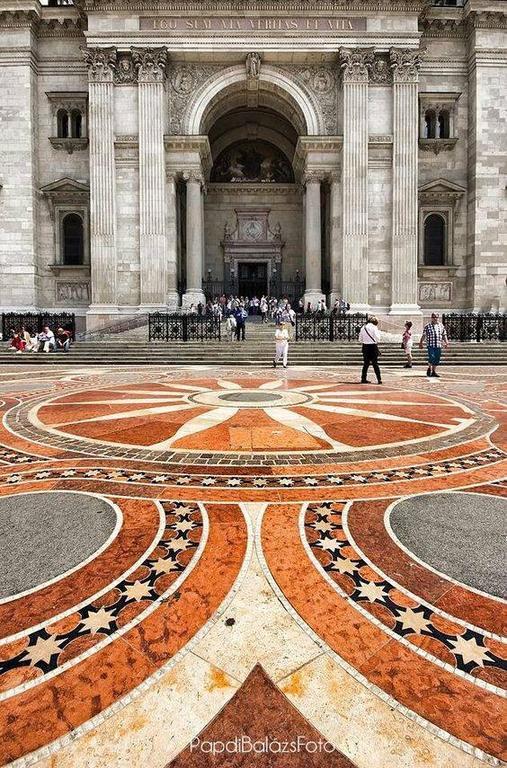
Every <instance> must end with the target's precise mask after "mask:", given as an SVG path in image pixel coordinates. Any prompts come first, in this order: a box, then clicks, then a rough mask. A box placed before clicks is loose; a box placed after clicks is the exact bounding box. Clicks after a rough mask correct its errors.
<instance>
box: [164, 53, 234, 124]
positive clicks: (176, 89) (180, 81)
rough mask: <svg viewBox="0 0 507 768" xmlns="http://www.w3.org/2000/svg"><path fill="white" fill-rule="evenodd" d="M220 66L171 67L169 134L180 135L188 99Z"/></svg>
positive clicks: (180, 65)
mask: <svg viewBox="0 0 507 768" xmlns="http://www.w3.org/2000/svg"><path fill="white" fill-rule="evenodd" d="M220 68H221V67H220V64H183V63H180V64H174V65H172V66H171V80H170V84H171V87H170V89H169V114H170V116H171V117H170V123H169V132H170V133H171V134H172V135H173V136H174V135H176V136H177V135H180V134H181V133H182V126H183V118H184V115H185V112H186V110H187V107H188V97H189V95H190V94H191V93H194V91H195V90H196V89H197V88H199V87H200V86H201V85H202V84H203V83H204V82H205V80H207V79H208V78H209V77H211V76H212V75H214V74H215V73H216V72H218V71H219V70H220Z"/></svg>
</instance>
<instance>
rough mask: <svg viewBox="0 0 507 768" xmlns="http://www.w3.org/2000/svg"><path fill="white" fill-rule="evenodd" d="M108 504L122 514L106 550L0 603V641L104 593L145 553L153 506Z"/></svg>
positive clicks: (156, 516) (154, 524)
mask: <svg viewBox="0 0 507 768" xmlns="http://www.w3.org/2000/svg"><path fill="white" fill-rule="evenodd" d="M0 490H1V489H0ZM44 490H48V489H47V488H45V489H44ZM11 492H12V493H26V492H27V491H26V490H25V487H22V488H19V490H18V489H14V488H12V489H11ZM111 501H113V502H115V503H116V504H117V505H118V506H119V507H120V509H121V510H122V513H123V525H122V527H121V528H120V531H119V532H118V535H117V537H116V538H115V539H114V540H113V541H112V542H111V544H110V545H109V547H108V548H107V549H106V550H104V552H102V553H101V554H100V555H99V556H98V557H96V558H95V559H94V560H92V561H91V562H90V563H88V564H87V565H85V566H83V567H82V568H80V569H79V570H78V571H75V572H74V573H71V574H70V575H69V576H66V577H64V578H63V579H60V580H59V581H56V582H55V583H54V584H50V585H48V586H47V587H43V588H41V589H38V590H37V591H35V592H32V594H30V595H27V596H26V597H21V598H18V599H17V600H11V601H10V602H8V603H3V604H1V603H0V639H3V638H6V637H9V636H10V635H15V634H17V633H18V632H22V631H23V630H26V629H28V628H29V627H33V626H36V625H37V624H40V623H42V622H44V621H48V620H49V619H51V618H52V617H53V616H55V615H56V614H58V613H63V612H65V611H68V610H69V609H70V608H72V607H73V606H75V605H78V604H79V603H80V602H82V601H83V600H85V599H86V598H87V597H90V595H93V594H95V592H99V591H101V590H102V589H105V588H106V587H107V586H108V585H109V584H111V582H112V581H114V580H115V579H117V578H119V577H120V576H121V575H122V574H123V573H124V572H125V571H126V570H128V568H130V567H131V566H132V565H133V564H134V563H135V562H136V561H137V560H138V559H139V558H140V557H141V555H142V554H143V553H145V552H146V551H147V550H148V549H149V547H150V545H151V543H152V541H153V539H154V537H155V534H156V533H157V530H158V527H159V520H160V513H159V511H158V509H157V507H156V506H155V504H154V503H153V502H151V501H144V500H142V499H118V498H111ZM5 648H6V646H3V647H2V646H0V652H2V653H3V652H5Z"/></svg>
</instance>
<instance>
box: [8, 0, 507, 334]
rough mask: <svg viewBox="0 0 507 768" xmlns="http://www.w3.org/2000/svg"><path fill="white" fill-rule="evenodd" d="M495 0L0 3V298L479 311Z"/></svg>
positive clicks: (492, 248)
mask: <svg viewBox="0 0 507 768" xmlns="http://www.w3.org/2000/svg"><path fill="white" fill-rule="evenodd" d="M506 6H507V4H506V3H504V2H502V1H501V0H465V1H464V2H462V0H440V1H439V2H437V0H435V1H434V2H431V1H429V0H361V2H359V1H358V0H312V1H311V2H310V1H309V0H308V1H305V0H283V1H282V2H275V0H251V2H243V1H242V0H176V1H174V2H169V0H132V1H131V2H129V0H115V2H113V1H112V0H75V2H74V3H73V4H72V3H71V2H70V0H49V2H48V3H47V4H46V5H42V4H41V3H40V2H39V0H18V2H14V1H13V0H0V94H1V98H0V128H1V142H2V145H1V146H2V163H1V164H0V185H1V188H0V306H1V308H2V309H3V310H14V309H15V310H26V309H44V310H55V311H56V310H58V311H60V310H62V311H63V310H66V311H72V312H75V313H76V315H77V316H78V318H79V323H80V324H81V327H84V326H85V325H86V327H87V328H89V329H93V328H97V327H104V326H108V325H111V324H114V323H115V322H117V321H118V320H122V319H123V318H124V317H125V316H131V315H136V314H138V313H139V312H143V313H144V312H147V311H153V310H167V309H168V308H170V309H174V308H176V307H179V306H183V307H188V306H189V305H190V304H192V303H197V302H198V301H199V300H202V299H203V297H204V296H205V295H207V296H210V295H215V294H218V293H221V292H222V291H225V292H239V293H241V294H244V295H249V296H251V295H253V294H261V293H271V294H276V295H283V294H286V295H288V296H290V297H291V298H298V297H300V296H302V295H304V297H305V301H306V302H307V301H312V302H315V301H316V300H317V299H318V298H319V297H320V296H322V295H326V296H327V297H328V298H329V299H330V300H331V301H332V300H334V298H335V297H338V296H343V297H344V298H345V299H346V300H347V301H349V302H350V304H351V305H352V308H353V309H356V310H362V311H364V310H371V311H375V312H376V313H378V314H381V315H383V316H384V322H385V327H387V328H389V327H392V328H393V329H394V328H399V327H400V326H401V324H402V323H403V321H404V320H405V319H406V318H407V317H410V318H412V319H416V320H418V319H419V318H421V317H422V316H423V315H424V314H425V313H427V312H430V311H432V310H433V309H438V310H441V311H442V310H450V309H451V310H462V311H464V310H467V311H469V310H481V311H498V310H504V309H505V306H506V276H507V195H506V185H507V130H506V125H507V7H506Z"/></svg>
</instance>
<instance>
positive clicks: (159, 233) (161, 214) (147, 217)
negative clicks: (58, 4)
mask: <svg viewBox="0 0 507 768" xmlns="http://www.w3.org/2000/svg"><path fill="white" fill-rule="evenodd" d="M132 58H133V61H134V65H135V67H136V71H137V78H138V83H139V99H138V101H139V207H140V222H139V224H140V227H139V229H140V232H139V244H140V269H141V275H140V283H141V301H140V303H141V307H140V308H141V309H142V310H144V311H154V310H155V311H156V310H158V309H164V308H165V307H166V298H167V290H168V253H167V232H166V206H167V200H166V178H165V148H164V109H165V107H164V81H165V77H166V69H167V50H166V49H165V48H153V49H151V48H141V49H136V48H134V49H132Z"/></svg>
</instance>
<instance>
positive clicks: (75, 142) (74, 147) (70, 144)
mask: <svg viewBox="0 0 507 768" xmlns="http://www.w3.org/2000/svg"><path fill="white" fill-rule="evenodd" d="M49 141H50V142H51V146H52V147H53V148H54V149H64V150H65V151H66V152H67V153H68V154H69V155H72V154H74V152H81V151H83V150H84V149H86V148H87V146H88V139H87V138H83V139H72V138H68V139H61V138H58V137H57V136H50V138H49Z"/></svg>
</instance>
